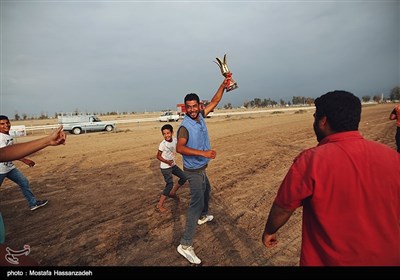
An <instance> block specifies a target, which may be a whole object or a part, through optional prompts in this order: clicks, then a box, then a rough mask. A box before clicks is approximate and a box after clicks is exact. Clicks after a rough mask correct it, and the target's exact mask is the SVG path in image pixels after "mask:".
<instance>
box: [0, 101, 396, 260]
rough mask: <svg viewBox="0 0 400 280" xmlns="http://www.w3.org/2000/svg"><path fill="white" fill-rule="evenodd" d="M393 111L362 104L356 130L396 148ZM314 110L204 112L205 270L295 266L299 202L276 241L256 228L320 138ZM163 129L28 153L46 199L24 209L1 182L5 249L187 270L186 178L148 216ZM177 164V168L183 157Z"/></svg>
mask: <svg viewBox="0 0 400 280" xmlns="http://www.w3.org/2000/svg"><path fill="white" fill-rule="evenodd" d="M392 108H393V104H380V105H370V106H365V107H364V108H363V114H362V119H361V124H360V132H361V133H362V135H363V136H364V137H365V138H367V139H370V140H375V141H378V142H381V143H384V144H386V145H388V146H390V147H392V148H393V149H394V148H395V141H394V134H395V122H394V121H390V120H389V119H388V117H389V114H390V112H391V110H392ZM313 112H314V110H307V111H305V110H300V109H299V111H287V112H283V111H282V112H280V113H271V112H265V113H258V114H249V115H235V116H219V117H218V116H217V117H213V118H211V119H207V123H208V129H209V133H210V138H211V145H212V148H213V149H215V150H216V151H217V158H216V159H215V160H212V161H211V163H210V164H209V168H208V175H209V178H210V181H211V185H212V191H211V200H210V214H213V215H214V216H215V218H214V220H213V221H212V222H210V223H207V224H205V225H202V226H198V228H197V232H196V235H195V239H194V248H195V251H196V254H197V255H198V256H199V258H200V259H202V261H203V266H298V262H299V253H300V242H301V209H298V210H296V212H295V213H294V215H293V216H292V217H291V219H290V220H289V222H288V223H287V224H286V225H285V226H284V227H283V228H281V230H280V231H279V235H278V238H279V244H278V246H277V247H275V248H272V249H268V250H267V249H266V248H265V247H264V246H263V245H262V243H261V234H262V232H263V228H264V225H265V221H266V218H267V215H268V211H269V209H270V207H271V203H272V201H273V199H274V197H275V194H276V192H277V189H278V187H279V184H280V182H281V181H282V179H283V177H284V176H285V174H286V172H287V171H288V168H289V167H290V165H291V163H292V160H293V158H294V157H295V156H296V155H297V154H298V153H299V152H301V151H302V150H303V149H306V148H309V147H312V146H315V145H316V144H317V142H316V139H315V137H314V132H313V129H312V122H313V117H312V114H313ZM14 124H15V123H14ZM179 124H180V122H179V123H173V126H174V127H175V128H177V127H178V125H179ZM161 125H162V124H161V123H158V122H146V123H131V124H124V125H119V126H118V129H117V130H116V131H115V132H112V133H106V132H99V133H88V134H83V135H70V134H69V135H68V138H67V144H66V145H65V146H60V147H49V148H46V149H45V150H42V151H39V152H37V153H36V154H34V155H32V156H30V157H28V158H31V159H32V160H34V161H35V162H36V166H35V167H33V168H29V167H27V166H26V165H24V164H23V163H21V162H18V161H16V165H17V166H18V168H19V169H20V170H21V171H22V172H23V173H24V174H25V175H26V176H27V178H28V179H29V180H30V183H31V187H32V189H33V192H34V193H35V195H36V196H37V198H39V199H49V203H48V205H46V206H45V207H43V208H40V209H38V210H36V211H29V209H28V205H27V202H26V201H25V199H24V197H23V195H22V193H21V192H20V190H19V188H18V187H17V186H16V185H15V184H14V183H13V182H11V181H8V180H5V181H4V183H3V185H2V186H1V188H0V211H1V213H2V215H3V219H4V223H5V227H6V242H7V244H8V246H10V247H11V248H13V249H21V248H23V246H24V244H28V245H30V248H31V252H30V256H31V257H33V258H34V259H36V260H37V262H38V263H39V264H40V265H42V266H190V264H189V263H188V262H187V260H186V259H184V258H183V257H182V256H181V255H179V254H178V253H177V251H176V247H177V246H178V245H179V240H180V238H181V235H182V233H183V230H184V226H185V220H186V211H187V208H188V203H189V191H188V187H187V185H185V186H184V187H183V188H181V190H180V191H179V193H178V194H179V196H180V198H181V201H180V202H179V203H178V202H176V201H174V200H172V199H170V200H167V202H166V207H168V208H170V209H171V212H170V213H168V214H160V213H158V212H156V211H155V205H156V203H157V202H158V199H159V195H160V193H161V191H162V190H163V188H164V181H163V177H162V175H161V172H160V170H159V162H158V160H157V159H156V153H157V149H158V145H159V143H160V141H162V135H161V132H160V127H161ZM39 136H41V135H40V134H35V135H33V136H32V135H31V136H27V137H22V138H18V141H19V142H24V141H27V140H31V139H34V138H37V137H39ZM177 159H178V163H179V165H180V166H182V160H181V156H180V155H178V156H177ZM174 179H175V181H176V178H174Z"/></svg>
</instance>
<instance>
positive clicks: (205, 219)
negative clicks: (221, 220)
mask: <svg viewBox="0 0 400 280" xmlns="http://www.w3.org/2000/svg"><path fill="white" fill-rule="evenodd" d="M213 219H214V216H213V215H205V216H203V217H200V219H199V220H198V221H197V224H198V225H202V224H205V223H207V222H210V221H212V220H213Z"/></svg>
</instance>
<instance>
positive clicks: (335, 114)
mask: <svg viewBox="0 0 400 280" xmlns="http://www.w3.org/2000/svg"><path fill="white" fill-rule="evenodd" d="M315 106H316V111H315V114H314V124H313V127H314V132H315V135H316V138H317V140H318V142H319V143H318V145H317V146H316V147H314V148H311V149H308V150H305V151H303V152H302V153H300V154H299V155H298V156H297V157H296V158H295V159H294V162H293V164H292V166H291V167H290V169H289V171H288V173H287V174H286V177H285V179H284V180H283V182H282V183H281V185H280V188H279V190H278V193H277V196H276V198H275V201H274V203H273V205H272V207H271V210H270V212H269V216H268V219H267V222H266V225H265V229H264V232H263V235H262V242H263V244H264V245H265V246H266V247H267V248H269V247H272V246H275V245H276V244H277V242H278V241H277V237H276V232H277V231H278V229H280V228H281V227H282V226H283V225H284V224H285V223H286V222H287V221H288V220H289V218H290V216H291V215H292V213H293V212H294V211H295V210H296V208H298V207H301V206H302V207H303V223H302V244H301V255H300V265H301V266H399V265H400V238H399V237H400V224H399V221H400V204H399V201H400V179H399V178H400V156H399V154H398V153H397V152H396V151H394V150H393V149H391V148H389V147H388V146H386V145H383V144H380V143H377V142H373V141H369V140H366V139H364V138H363V137H362V136H361V134H360V133H359V132H358V125H359V122H360V117H361V102H360V100H359V99H358V98H357V97H356V96H354V95H353V94H352V93H350V92H346V91H332V92H328V93H326V94H324V95H322V96H321V97H319V98H317V99H316V100H315Z"/></svg>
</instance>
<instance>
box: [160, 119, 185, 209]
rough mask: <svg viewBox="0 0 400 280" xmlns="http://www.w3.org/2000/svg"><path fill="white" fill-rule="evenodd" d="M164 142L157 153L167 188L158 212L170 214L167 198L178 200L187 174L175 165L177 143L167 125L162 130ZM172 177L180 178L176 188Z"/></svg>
mask: <svg viewBox="0 0 400 280" xmlns="http://www.w3.org/2000/svg"><path fill="white" fill-rule="evenodd" d="M161 132H162V135H163V137H164V140H163V141H162V142H161V143H160V145H159V147H158V152H157V159H158V160H159V161H160V170H161V173H162V174H163V176H164V180H165V183H166V184H165V188H164V190H163V192H162V194H161V196H160V201H159V202H158V204H157V206H156V210H157V211H158V212H160V213H166V212H168V209H167V208H165V207H164V205H163V204H164V201H165V199H166V198H167V197H171V198H175V199H178V197H177V195H176V192H177V190H178V189H179V188H180V187H181V186H182V185H183V184H185V182H186V181H187V178H186V175H185V173H184V172H183V171H182V169H180V168H179V166H177V165H176V163H175V156H176V143H177V140H176V138H175V137H173V135H174V129H173V127H172V125H170V124H166V125H163V127H162V128H161ZM172 175H175V176H177V177H178V178H179V181H178V182H177V184H176V185H175V186H174V181H173V177H172Z"/></svg>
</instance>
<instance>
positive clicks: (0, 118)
mask: <svg viewBox="0 0 400 280" xmlns="http://www.w3.org/2000/svg"><path fill="white" fill-rule="evenodd" d="M1 120H7V121H9V119H8V117H7V116H4V115H0V121H1Z"/></svg>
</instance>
